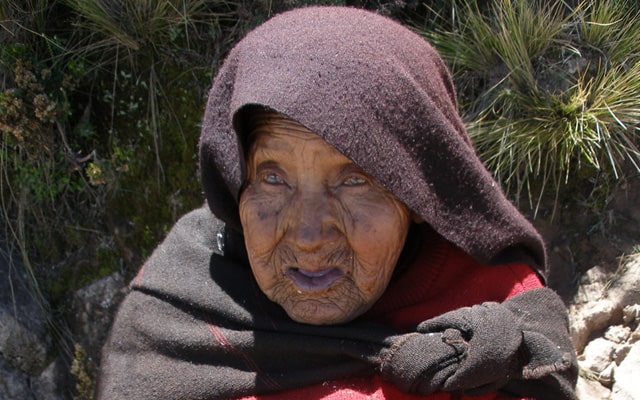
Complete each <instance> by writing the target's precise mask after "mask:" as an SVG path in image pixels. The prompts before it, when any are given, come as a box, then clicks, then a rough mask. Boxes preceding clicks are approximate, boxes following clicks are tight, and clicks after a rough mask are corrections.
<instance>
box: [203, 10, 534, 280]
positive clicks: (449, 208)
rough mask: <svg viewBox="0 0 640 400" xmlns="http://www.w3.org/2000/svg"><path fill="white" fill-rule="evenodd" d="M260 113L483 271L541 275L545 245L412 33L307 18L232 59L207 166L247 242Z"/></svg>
mask: <svg viewBox="0 0 640 400" xmlns="http://www.w3.org/2000/svg"><path fill="white" fill-rule="evenodd" d="M252 107H261V108H266V109H269V110H272V111H276V112H278V113H281V114H283V115H285V116H287V117H289V118H291V119H293V120H295V121H297V122H299V123H301V124H302V125H304V126H305V127H307V128H308V129H309V130H311V131H313V132H315V133H316V134H318V135H319V136H320V137H322V138H323V139H324V140H325V141H326V142H328V143H329V144H331V145H332V146H334V147H335V148H336V149H337V150H339V151H340V152H341V153H343V154H344V155H345V156H347V157H348V158H350V159H351V160H352V161H353V162H354V163H355V164H357V165H358V166H359V167H360V168H362V170H364V171H365V172H366V173H368V174H369V175H370V176H372V177H373V178H374V179H376V180H377V181H378V182H379V183H380V184H381V185H383V186H384V187H386V188H387V189H388V190H389V191H390V192H392V193H393V194H394V195H395V196H396V197H397V198H398V199H400V200H401V201H402V202H404V203H405V204H406V205H407V206H408V207H409V208H410V209H411V210H412V211H413V212H414V213H416V214H417V215H418V216H420V217H421V218H422V219H423V220H424V221H425V222H426V223H428V224H429V225H430V226H431V227H432V228H433V229H435V230H436V231H437V232H438V233H439V234H440V235H441V236H443V237H444V238H446V239H447V240H449V241H450V242H452V243H454V244H455V245H457V246H458V247H460V248H461V249H463V250H464V251H465V252H467V253H468V254H470V255H471V256H473V257H474V258H476V259H477V260H478V261H480V262H481V263H495V262H501V261H505V259H508V261H524V262H528V263H529V264H531V265H532V266H533V267H535V268H536V269H538V271H539V272H540V273H541V274H542V275H543V276H544V275H545V268H546V256H545V250H544V246H543V243H542V240H541V238H540V236H539V235H538V233H537V232H536V230H535V229H534V228H533V226H532V225H531V224H530V223H529V222H528V221H527V220H526V219H525V218H524V217H523V216H522V215H521V214H520V213H519V212H518V211H517V210H516V209H515V207H514V206H513V205H512V204H511V203H510V202H509V201H508V200H507V199H506V197H505V195H504V194H503V192H502V191H501V189H500V187H499V185H498V184H497V183H496V181H495V180H494V179H493V178H492V176H491V175H490V174H489V173H488V171H487V170H486V169H485V167H484V166H483V164H482V163H481V161H480V160H479V158H478V157H477V155H476V153H475V151H474V149H473V146H472V144H471V142H470V140H469V137H468V135H467V132H466V130H465V127H464V124H463V122H462V120H461V118H460V116H459V113H458V110H457V103H456V95H455V89H454V85H453V83H452V80H451V77H450V74H449V72H448V70H447V68H446V66H445V64H444V63H443V61H442V59H441V58H440V57H439V55H438V54H437V52H436V51H435V49H434V48H433V47H432V46H431V45H430V44H429V43H427V42H426V41H425V40H424V39H423V38H421V37H420V36H419V35H417V34H415V33H413V32H412V31H410V30H409V29H407V28H405V27H403V26H401V25H400V24H398V23H396V22H394V21H392V20H391V19H389V18H386V17H383V16H380V15H376V14H374V13H371V12H368V11H363V10H358V9H351V8H344V7H308V8H302V9H296V10H293V11H289V12H285V13H283V14H280V15H278V16H276V17H274V18H272V19H271V20H269V21H267V22H266V23H264V24H263V25H261V26H260V27H258V28H257V29H255V30H254V31H252V32H251V33H249V34H248V35H247V36H246V37H245V38H244V39H243V40H242V41H240V42H239V43H238V44H237V45H236V46H235V47H234V48H233V49H232V51H231V52H230V54H229V55H228V57H227V58H226V60H225V62H224V64H223V66H222V67H221V69H220V71H219V73H218V75H217V77H216V79H215V81H214V84H213V86H212V88H211V92H210V94H209V100H208V104H207V106H206V111H205V116H204V121H203V127H202V135H201V139H200V162H201V174H202V180H203V186H204V190H205V194H206V197H207V201H208V204H209V207H210V208H211V210H212V211H213V213H214V214H215V215H216V216H217V217H219V218H220V219H222V220H223V221H224V222H225V223H226V224H227V229H229V230H231V231H234V232H238V233H239V234H241V231H242V228H241V225H240V222H239V215H238V197H239V194H240V190H241V187H242V184H243V181H244V179H245V175H244V156H243V154H244V148H243V145H242V141H243V138H244V137H245V136H246V134H247V132H246V131H247V127H246V125H247V122H246V121H247V120H248V116H247V114H248V113H250V112H251V111H250V110H251V108H252Z"/></svg>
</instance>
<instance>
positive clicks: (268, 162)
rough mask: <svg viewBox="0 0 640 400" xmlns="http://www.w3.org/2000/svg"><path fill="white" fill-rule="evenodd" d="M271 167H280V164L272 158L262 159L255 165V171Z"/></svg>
mask: <svg viewBox="0 0 640 400" xmlns="http://www.w3.org/2000/svg"><path fill="white" fill-rule="evenodd" d="M271 168H280V164H279V163H278V162H276V161H274V160H264V161H261V162H259V163H258V165H256V171H261V170H264V169H271Z"/></svg>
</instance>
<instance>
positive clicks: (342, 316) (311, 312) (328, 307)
mask: <svg viewBox="0 0 640 400" xmlns="http://www.w3.org/2000/svg"><path fill="white" fill-rule="evenodd" d="M282 307H283V308H284V310H285V311H286V313H287V314H288V315H289V317H290V318H291V319H292V320H294V321H296V322H299V323H301V324H309V325H335V324H343V323H346V322H349V321H352V320H353V319H355V318H357V317H358V316H360V315H361V314H362V313H363V312H364V311H362V310H361V307H347V309H345V307H340V306H338V305H336V304H332V303H330V302H326V301H318V300H314V299H305V300H302V299H300V300H297V301H295V302H290V303H289V304H286V305H282Z"/></svg>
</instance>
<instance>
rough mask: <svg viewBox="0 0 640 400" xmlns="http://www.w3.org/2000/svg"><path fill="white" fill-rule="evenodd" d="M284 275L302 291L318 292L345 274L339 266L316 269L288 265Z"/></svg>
mask: <svg viewBox="0 0 640 400" xmlns="http://www.w3.org/2000/svg"><path fill="white" fill-rule="evenodd" d="M285 275H286V276H287V277H288V278H289V279H291V280H292V281H293V283H294V284H295V285H296V286H297V287H298V288H299V289H300V290H303V291H308V292H319V291H323V290H327V289H329V288H330V287H331V285H333V283H334V282H336V281H337V280H338V279H340V278H342V277H343V276H344V275H345V274H344V271H342V270H341V269H340V268H337V267H329V268H322V269H318V270H313V271H312V270H308V269H303V268H299V267H289V268H287V269H286V272H285Z"/></svg>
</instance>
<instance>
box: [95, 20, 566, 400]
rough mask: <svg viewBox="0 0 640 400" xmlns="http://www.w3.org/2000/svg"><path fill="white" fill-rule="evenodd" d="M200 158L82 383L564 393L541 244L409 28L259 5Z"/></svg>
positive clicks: (373, 393) (222, 74)
mask: <svg viewBox="0 0 640 400" xmlns="http://www.w3.org/2000/svg"><path fill="white" fill-rule="evenodd" d="M200 156H201V172H202V180H203V185H204V189H205V193H206V197H207V202H208V207H207V208H203V209H200V210H196V211H194V212H192V213H190V214H188V215H186V216H185V217H183V218H182V219H181V220H180V221H179V222H178V223H177V224H176V225H175V227H174V228H173V229H172V231H171V232H170V233H169V235H168V237H167V238H166V240H165V241H164V243H163V244H162V245H160V247H159V248H158V249H157V250H156V251H155V252H154V254H153V255H152V256H151V257H150V259H149V260H148V261H147V262H146V263H145V265H144V266H143V268H142V269H141V270H140V272H139V274H138V276H137V277H136V278H135V279H134V281H133V282H132V284H131V287H132V290H131V293H130V294H129V295H128V296H127V298H126V299H125V301H124V302H123V304H122V306H121V308H120V310H119V312H118V315H117V318H116V321H115V323H114V326H113V329H112V332H111V334H110V337H109V341H108V343H107V345H106V347H105V350H104V356H103V360H102V367H101V376H100V381H99V385H98V397H99V398H102V399H217V398H247V399H302V398H304V399H320V398H322V399H364V398H372V399H418V398H426V399H461V398H466V396H482V397H480V398H482V399H505V398H538V399H574V398H575V395H574V392H573V385H574V383H575V379H576V367H575V356H574V353H573V349H572V345H571V342H570V340H569V337H568V333H567V321H566V312H565V309H564V306H563V303H562V302H561V300H560V299H559V298H558V296H557V295H556V294H555V293H554V292H553V291H552V290H550V289H547V288H545V287H544V279H545V275H546V272H547V271H546V259H545V251H544V247H543V244H542V241H541V239H540V237H539V235H538V234H537V232H536V231H535V230H534V228H533V227H532V226H531V225H530V224H529V223H528V222H527V221H526V220H525V219H524V218H523V217H522V215H521V214H519V213H518V212H517V211H516V209H515V208H514V207H513V206H512V205H511V204H510V203H509V202H508V201H507V200H506V199H505V197H504V195H503V193H502V192H501V191H500V189H499V187H498V185H497V184H496V182H495V181H494V180H493V179H492V178H491V176H490V175H489V174H488V173H487V171H486V170H485V169H484V167H483V166H482V164H481V162H480V161H479V160H478V158H477V156H476V155H475V153H474V150H473V148H472V146H471V144H470V141H469V139H468V136H467V134H466V132H465V128H464V126H463V123H462V122H461V120H460V117H459V116H458V113H457V109H456V100H455V93H454V89H453V84H452V82H451V79H450V76H449V74H448V72H447V70H446V67H445V66H444V65H443V63H442V61H441V59H440V58H439V57H438V55H437V54H436V52H435V51H434V49H433V48H432V47H431V46H430V45H429V44H427V43H426V42H425V41H424V40H422V39H421V38H420V37H418V36H417V35H415V34H413V33H412V32H410V31H409V30H407V29H405V28H403V27H402V26H400V25H398V24H397V23H395V22H392V21H391V20H389V19H386V18H384V17H381V16H378V15H375V14H371V13H369V12H366V11H361V10H355V9H349V8H339V7H336V8H332V7H326V8H325V7H319V8H305V9H299V10H295V11H291V12H287V13H284V14H282V15H279V16H277V17H275V18H273V19H271V20H270V21H268V22H267V23H265V24H264V25H262V26H261V27H259V28H257V29H256V30H254V31H253V32H251V33H250V34H249V35H248V36H247V37H246V38H244V39H243V40H242V41H241V42H240V43H239V44H238V45H237V46H236V47H235V48H234V49H233V50H232V51H231V53H230V54H229V56H228V58H227V59H226V61H225V63H224V65H223V67H222V68H221V70H220V71H219V74H218V76H217V78H216V79H215V82H214V85H213V87H212V89H211V93H210V97H209V102H208V105H207V109H206V113H205V117H204V123H203V129H202V136H201V143H200Z"/></svg>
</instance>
